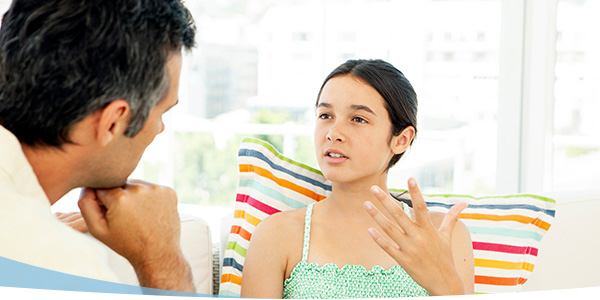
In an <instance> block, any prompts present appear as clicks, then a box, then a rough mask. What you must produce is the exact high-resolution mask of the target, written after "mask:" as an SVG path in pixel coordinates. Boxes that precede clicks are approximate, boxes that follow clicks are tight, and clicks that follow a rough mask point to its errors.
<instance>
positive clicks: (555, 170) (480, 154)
mask: <svg viewBox="0 0 600 300" xmlns="http://www.w3.org/2000/svg"><path fill="white" fill-rule="evenodd" d="M9 4H10V1H0V6H1V8H2V9H3V11H5V10H6V9H7V8H8V6H9ZM186 5H187V6H188V8H189V9H190V10H191V12H192V14H193V16H194V18H195V21H196V24H197V28H198V33H197V40H198V45H197V48H195V49H194V50H193V51H191V52H189V53H186V54H185V56H184V67H183V71H182V80H181V87H180V102H179V105H178V106H176V107H175V108H174V109H172V110H171V111H170V112H169V113H168V114H167V115H166V116H165V125H166V130H165V132H164V133H162V134H161V135H159V136H158V137H157V138H156V140H155V142H154V143H153V144H152V145H151V146H150V147H149V148H148V149H147V151H146V153H145V155H144V158H143V160H142V162H141V163H140V165H139V166H138V168H137V169H136V171H135V172H134V174H133V175H132V177H134V178H141V179H145V180H148V181H152V182H155V183H160V184H164V185H168V186H171V187H174V188H175V190H176V191H177V194H178V196H179V202H180V203H181V205H182V206H183V207H184V208H185V209H186V210H187V211H189V212H190V213H195V214H199V215H201V216H202V217H204V218H205V219H206V220H207V221H208V222H209V223H214V222H218V220H219V218H220V217H222V216H223V215H224V214H227V213H231V212H232V210H233V205H234V201H235V194H236V189H237V176H238V174H237V160H236V157H237V150H238V147H239V145H240V142H241V140H242V138H243V137H247V136H249V137H258V138H261V139H264V140H267V141H269V142H270V143H272V144H273V145H274V146H275V147H276V148H277V149H278V150H279V151H281V152H282V153H283V154H284V155H287V156H289V157H291V158H293V159H296V160H298V161H301V162H304V163H306V164H308V165H311V166H313V167H316V168H318V166H317V164H316V160H315V155H314V149H313V142H312V132H313V124H314V121H315V119H316V117H315V113H314V104H315V101H316V96H317V92H318V90H319V88H320V86H321V84H322V81H323V79H324V78H325V76H326V75H327V74H328V73H329V72H330V71H332V70H333V69H334V68H335V67H336V66H338V65H340V64H341V63H343V62H345V61H346V60H347V59H354V58H381V59H384V60H386V61H388V62H390V63H392V64H393V65H395V66H396V67H397V68H398V69H400V70H401V71H402V72H403V73H404V74H405V75H406V76H407V78H408V79H409V80H410V81H411V83H412V84H413V86H414V87H415V89H416V92H417V95H418V99H419V116H418V122H419V124H418V130H419V133H418V136H417V139H416V140H415V143H414V144H413V147H412V148H411V149H410V150H409V151H408V153H407V155H405V156H404V157H403V158H402V159H401V160H400V162H399V163H398V164H397V165H396V166H395V167H394V168H392V169H391V170H390V174H389V184H388V186H389V187H396V188H405V187H406V180H407V178H408V177H415V178H416V179H417V181H418V182H419V184H420V186H421V187H422V189H423V191H424V193H429V194H431V193H443V194H449V193H454V194H469V195H475V196H485V195H490V194H515V193H535V194H548V193H555V192H563V193H571V192H573V193H580V192H581V191H586V192H589V193H595V194H600V119H599V118H598V114H599V113H600V72H598V71H597V69H598V67H600V19H599V18H597V15H598V13H600V1H593V0H587V1H586V0H548V1H545V0H541V1H536V0H423V1H409V0H343V1H342V0H319V1H316V0H301V1H300V0H218V1H217V0H203V1H199V0H188V1H186ZM66 198H69V199H65V200H61V201H59V202H58V203H57V204H56V205H55V206H57V207H56V209H57V210H63V211H64V210H68V209H66V208H65V207H75V209H76V206H74V205H73V203H75V200H76V195H74V194H70V195H68V196H67V197H66ZM61 206H62V208H61ZM215 227H217V226H215ZM217 229H218V228H217Z"/></svg>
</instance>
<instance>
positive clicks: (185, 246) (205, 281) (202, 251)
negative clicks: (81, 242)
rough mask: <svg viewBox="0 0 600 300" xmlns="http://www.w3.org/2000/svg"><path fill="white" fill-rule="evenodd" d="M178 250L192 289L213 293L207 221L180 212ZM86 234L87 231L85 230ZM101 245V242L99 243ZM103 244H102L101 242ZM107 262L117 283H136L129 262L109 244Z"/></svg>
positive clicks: (210, 246)
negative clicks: (185, 263)
mask: <svg viewBox="0 0 600 300" xmlns="http://www.w3.org/2000/svg"><path fill="white" fill-rule="evenodd" d="M180 219H181V250H182V252H183V256H184V257H185V258H186V260H187V261H188V263H189V265H190V268H191V270H192V277H193V284H194V286H195V287H196V293H199V294H208V295H211V294H212V293H213V285H214V278H213V274H214V272H213V249H212V240H211V235H210V228H209V226H208V224H207V223H206V222H205V221H204V220H202V219H201V218H199V217H196V216H191V215H187V214H183V213H180ZM88 234H89V233H88ZM102 245H103V246H104V244H102ZM104 247H106V246H104ZM106 250H107V253H108V255H107V256H108V265H109V266H110V267H111V269H113V270H114V272H115V273H116V275H117V276H118V278H119V283H123V284H129V285H139V281H138V279H137V276H136V274H135V271H134V270H133V267H132V266H131V264H129V262H128V261H127V260H126V259H125V258H124V257H122V256H121V255H119V254H117V253H116V252H114V251H113V250H111V249H110V248H108V247H106Z"/></svg>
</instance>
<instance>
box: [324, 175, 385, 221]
mask: <svg viewBox="0 0 600 300" xmlns="http://www.w3.org/2000/svg"><path fill="white" fill-rule="evenodd" d="M373 185H377V186H379V187H380V188H381V189H383V190H384V191H385V192H387V185H386V183H385V180H383V181H378V182H360V183H357V182H354V183H332V193H331V195H330V196H329V197H328V199H327V201H328V202H329V205H330V206H331V207H332V208H335V210H336V211H338V212H341V213H344V214H360V215H363V214H365V209H364V206H363V203H364V202H365V201H371V202H372V203H373V204H374V205H375V206H377V207H379V201H378V200H377V199H376V198H375V196H374V195H373V193H371V186H373Z"/></svg>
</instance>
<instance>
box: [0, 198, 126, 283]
mask: <svg viewBox="0 0 600 300" xmlns="http://www.w3.org/2000/svg"><path fill="white" fill-rule="evenodd" d="M25 207H27V206H25ZM2 211H3V213H0V256H2V257H4V258H8V259H11V260H14V261H17V262H21V263H25V264H28V265H33V266H36V267H40V268H44V269H48V270H52V271H58V272H62V273H67V274H71V275H76V276H82V277H88V278H93V279H99V280H105V281H112V282H119V280H118V278H117V276H116V274H115V273H114V271H113V270H112V269H111V268H110V267H109V266H108V265H109V264H108V257H109V254H110V252H109V251H110V250H109V249H108V248H107V247H106V246H104V245H103V244H102V243H100V242H99V241H97V240H96V239H94V238H92V237H90V236H88V235H85V234H82V233H79V232H76V231H75V230H74V229H72V228H70V227H68V226H66V225H65V224H62V223H60V222H59V221H58V220H57V219H56V218H54V216H53V215H52V214H50V212H49V211H48V212H47V213H44V212H43V210H41V209H29V210H27V209H22V210H20V209H18V208H14V206H13V207H12V209H10V210H5V209H3V210H2Z"/></svg>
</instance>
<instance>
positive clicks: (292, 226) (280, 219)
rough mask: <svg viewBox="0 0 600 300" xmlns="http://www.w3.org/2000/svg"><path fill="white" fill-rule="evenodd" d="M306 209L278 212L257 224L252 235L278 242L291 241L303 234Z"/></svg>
mask: <svg viewBox="0 0 600 300" xmlns="http://www.w3.org/2000/svg"><path fill="white" fill-rule="evenodd" d="M305 215H306V208H299V209H294V210H289V211H283V212H278V213H275V214H273V215H270V216H268V217H267V218H265V219H264V220H263V221H262V222H260V224H258V226H257V228H256V230H255V232H254V234H253V236H254V235H259V236H263V237H264V238H266V239H270V238H273V239H277V240H279V241H284V242H285V241H286V240H289V241H293V240H296V239H298V236H300V237H302V235H303V233H304V218H305Z"/></svg>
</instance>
